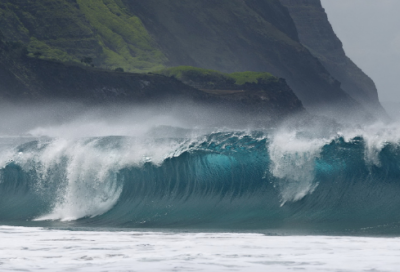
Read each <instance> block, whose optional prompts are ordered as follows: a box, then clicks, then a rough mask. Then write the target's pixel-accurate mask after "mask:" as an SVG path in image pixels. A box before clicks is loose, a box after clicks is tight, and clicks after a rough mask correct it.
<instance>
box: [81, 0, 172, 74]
mask: <svg viewBox="0 0 400 272" xmlns="http://www.w3.org/2000/svg"><path fill="white" fill-rule="evenodd" d="M77 2H78V4H79V8H80V10H81V11H82V12H83V14H84V15H85V16H86V18H87V19H88V20H89V22H90V25H91V26H92V27H93V28H94V30H95V33H96V36H97V38H98V40H99V43H100V45H101V47H102V49H103V54H104V63H105V65H106V66H108V67H121V68H123V69H124V70H127V71H132V72H140V71H144V72H146V71H153V70H157V69H161V68H163V67H164V66H163V63H164V62H165V61H166V58H165V56H164V55H163V53H162V52H161V51H160V50H158V49H157V48H156V46H155V43H154V42H153V41H152V39H151V37H150V35H149V34H148V33H147V31H146V29H145V28H144V26H143V24H142V22H141V21H140V19H139V18H137V17H135V16H131V15H129V14H128V13H127V12H126V10H125V9H124V7H123V5H122V4H121V3H119V2H118V1H115V0H102V1H99V0H77Z"/></svg>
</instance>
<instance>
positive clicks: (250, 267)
mask: <svg viewBox="0 0 400 272" xmlns="http://www.w3.org/2000/svg"><path fill="white" fill-rule="evenodd" d="M0 241H1V244H0V253H1V255H0V270H1V271H93V272H99V271H185V272H186V271H251V272H264V271H274V272H281V271H337V272H343V271H354V272H359V271H394V272H395V271H399V267H400V258H399V257H400V253H399V252H400V239H399V238H366V237H340V236H266V235H262V234H251V233H202V232H194V233H190V232H145V231H121V230H114V231H110V230H108V231H93V230H91V231H88V230H87V231H79V230H75V231H71V230H69V231H67V230H54V229H41V228H26V227H9V226H7V227H4V226H3V227H0Z"/></svg>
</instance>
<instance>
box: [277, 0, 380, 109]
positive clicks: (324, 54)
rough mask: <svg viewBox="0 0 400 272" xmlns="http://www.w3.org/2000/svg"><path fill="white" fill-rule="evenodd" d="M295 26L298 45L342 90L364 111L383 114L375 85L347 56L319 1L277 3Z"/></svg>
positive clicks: (293, 0) (296, 0)
mask: <svg viewBox="0 0 400 272" xmlns="http://www.w3.org/2000/svg"><path fill="white" fill-rule="evenodd" d="M280 1H281V3H282V4H283V5H284V6H285V7H287V8H288V10H289V13H290V15H291V17H292V18H293V21H294V22H295V24H296V28H297V31H298V36H299V39H300V42H301V43H302V44H303V45H304V46H305V47H306V48H308V49H309V50H310V52H311V53H312V54H313V55H314V56H315V57H317V58H318V60H319V61H320V62H321V63H322V64H323V66H324V67H325V68H326V69H327V70H328V71H329V73H330V74H331V75H332V76H333V77H334V78H336V79H337V80H339V81H340V82H341V87H342V89H343V90H344V91H345V92H346V93H348V94H349V95H350V96H351V97H353V98H354V99H356V100H357V101H358V102H359V103H361V104H362V105H364V106H365V107H366V108H369V109H372V110H376V111H377V112H378V113H379V114H385V113H384V112H383V109H382V107H381V105H380V103H379V99H378V91H377V89H376V87H375V84H374V82H373V81H372V79H371V78H370V77H368V76H367V75H366V74H365V73H364V72H363V71H362V70H361V69H360V68H358V67H357V65H356V64H354V62H353V61H351V59H349V58H348V57H347V56H346V53H345V52H344V49H343V45H342V42H341V41H340V40H339V38H338V37H337V36H336V34H335V32H334V30H333V28H332V26H331V24H330V23H329V20H328V17H327V14H326V12H325V10H324V8H323V6H322V5H321V1H320V0H280Z"/></svg>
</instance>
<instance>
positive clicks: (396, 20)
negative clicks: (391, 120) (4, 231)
mask: <svg viewBox="0 0 400 272" xmlns="http://www.w3.org/2000/svg"><path fill="white" fill-rule="evenodd" d="M322 5H323V6H324V8H325V10H326V12H327V13H328V17H329V21H330V22H331V24H332V26H333V29H334V30H335V32H336V34H337V36H338V37H339V38H340V40H341V41H342V42H343V45H344V49H345V51H346V54H347V56H348V57H350V58H351V59H352V60H353V61H354V62H355V63H356V64H357V65H358V66H359V67H360V68H361V69H362V70H363V71H364V72H365V73H367V74H368V75H369V76H370V77H371V78H372V79H373V80H374V82H375V84H376V85H377V87H378V93H379V99H380V101H381V102H382V103H383V104H385V103H393V102H396V103H400V84H399V81H400V15H399V13H400V0H322Z"/></svg>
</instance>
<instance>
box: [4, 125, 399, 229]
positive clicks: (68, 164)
mask: <svg viewBox="0 0 400 272" xmlns="http://www.w3.org/2000/svg"><path fill="white" fill-rule="evenodd" d="M378 136H379V137H378ZM378 136H376V135H375V136H374V137H369V136H366V135H362V133H353V134H347V135H344V134H336V135H334V136H332V137H311V136H309V135H305V134H302V133H298V132H282V131H281V132H279V133H278V132H250V133H249V132H218V133H210V134H206V135H201V136H192V137H184V138H178V137H172V138H168V137H165V138H151V137H149V138H134V137H94V138H84V139H71V140H67V139H61V138H58V139H30V140H23V141H24V143H22V144H17V142H18V141H19V140H18V139H2V140H1V141H2V143H3V144H2V145H1V146H0V148H1V153H0V224H1V223H7V222H13V224H23V222H26V221H30V222H37V223H38V224H39V223H40V222H42V223H44V222H58V224H60V225H62V224H65V225H70V224H74V225H78V226H103V227H137V228H213V229H285V228H288V229H292V228H294V229H295V228H305V229H322V230H328V229H341V230H344V229H362V228H374V227H379V226H393V225H396V224H397V222H400V180H399V179H400V145H399V144H398V142H397V140H396V137H386V136H387V135H386V136H385V135H378Z"/></svg>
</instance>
